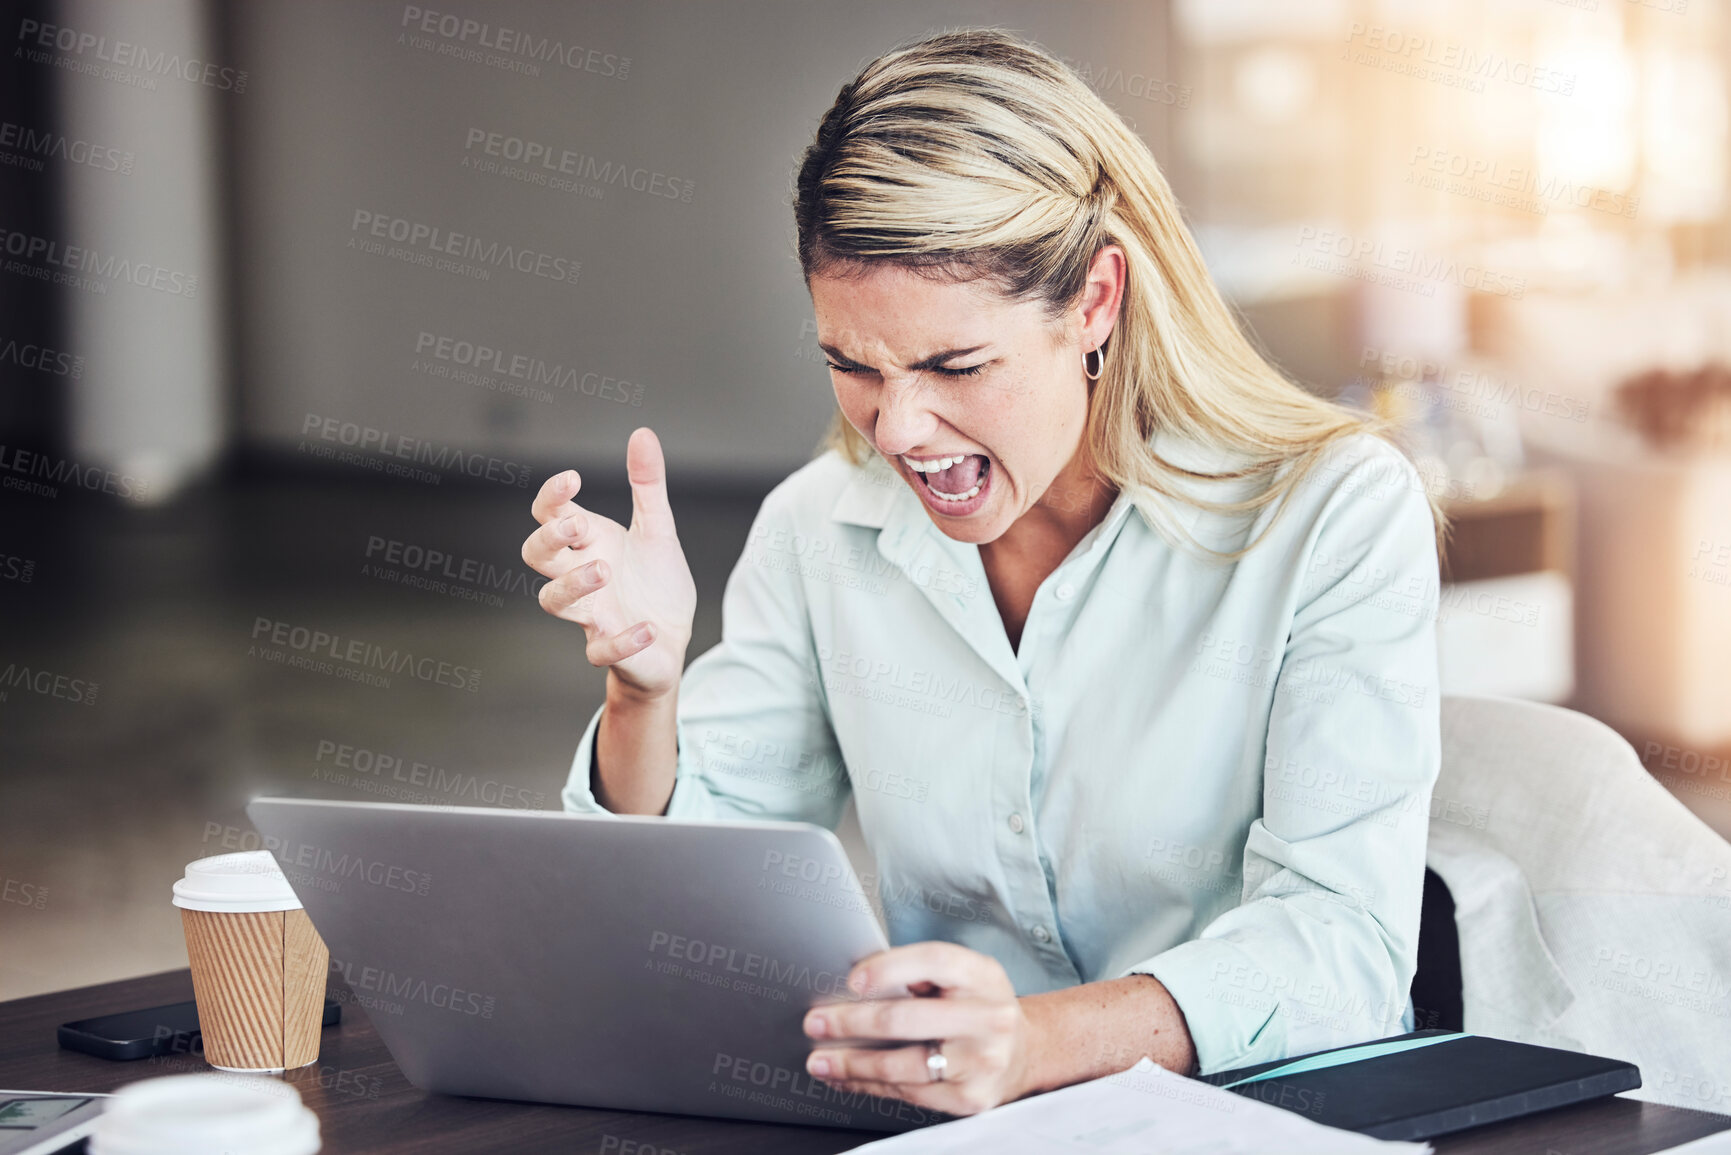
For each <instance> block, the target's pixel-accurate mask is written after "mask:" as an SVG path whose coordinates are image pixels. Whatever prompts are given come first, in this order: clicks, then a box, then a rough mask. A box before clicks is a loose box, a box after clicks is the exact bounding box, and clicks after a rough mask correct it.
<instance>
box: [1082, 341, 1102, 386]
mask: <svg viewBox="0 0 1731 1155" xmlns="http://www.w3.org/2000/svg"><path fill="white" fill-rule="evenodd" d="M1090 357H1092V358H1094V369H1093V371H1092V372H1089V370H1088V358H1090ZM1105 371H1106V354H1105V352H1104V351H1102V350H1101V348H1100V347H1099V346H1098V345H1096V346H1095V347H1094V348H1092V349H1090V350H1088V351H1087V352H1086V353H1084V354H1082V373H1083V374H1084V375H1085V376H1086V377H1087V378H1088V380H1090V381H1098V380H1099V379H1100V374H1102V373H1104V372H1105Z"/></svg>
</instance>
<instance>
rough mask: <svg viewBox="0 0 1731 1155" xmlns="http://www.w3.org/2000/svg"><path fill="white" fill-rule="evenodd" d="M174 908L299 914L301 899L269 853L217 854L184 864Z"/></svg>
mask: <svg viewBox="0 0 1731 1155" xmlns="http://www.w3.org/2000/svg"><path fill="white" fill-rule="evenodd" d="M174 905H176V906H178V907H182V908H184V909H186V910H223V911H237V912H248V911H261V910H299V909H300V908H301V901H300V899H298V898H296V897H295V892H294V888H293V887H291V886H290V885H289V881H288V879H286V878H284V877H283V872H282V867H280V866H278V865H277V861H276V858H275V857H274V856H272V854H271V852H270V851H268V850H243V851H241V852H240V853H238V854H217V855H213V856H211V857H210V858H200V859H197V860H196V861H193V862H189V863H187V864H186V877H185V878H182V879H181V880H180V881H179V882H176V883H175V884H174Z"/></svg>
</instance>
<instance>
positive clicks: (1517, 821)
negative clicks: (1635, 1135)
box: [1413, 697, 1731, 1114]
mask: <svg viewBox="0 0 1731 1155" xmlns="http://www.w3.org/2000/svg"><path fill="white" fill-rule="evenodd" d="M1426 857H1427V863H1428V865H1429V867H1430V872H1429V873H1430V874H1432V875H1434V878H1432V877H1427V880H1426V912H1425V921H1426V924H1427V925H1426V927H1421V931H1420V940H1419V978H1418V979H1415V982H1414V996H1413V1001H1414V1003H1415V1005H1416V1007H1417V1008H1418V1011H1419V1015H1418V1018H1419V1022H1418V1026H1420V1027H1424V1026H1427V1025H1436V1026H1445V1027H1446V1026H1450V1025H1452V1024H1451V1023H1449V1022H1446V1021H1443V1020H1444V1019H1445V1017H1446V1016H1447V1015H1449V1014H1450V1013H1451V1012H1454V1006H1453V1005H1452V1004H1451V1003H1450V997H1451V993H1450V985H1451V982H1453V983H1455V984H1458V986H1457V987H1456V988H1455V989H1458V992H1459V1002H1458V1012H1455V1013H1458V1014H1459V1016H1460V1020H1461V1026H1463V1027H1464V1029H1465V1030H1467V1031H1469V1032H1472V1033H1475V1034H1484V1035H1492V1036H1496V1037H1500V1038H1506V1039H1515V1040H1517V1041H1521V1042H1531V1043H1539V1044H1543V1045H1547V1046H1554V1047H1565V1048H1568V1049H1572V1050H1582V1051H1590V1052H1594V1053H1597V1054H1601V1055H1609V1056H1612V1057H1615V1058H1620V1059H1627V1060H1629V1061H1631V1062H1634V1063H1635V1064H1637V1065H1638V1066H1639V1067H1640V1068H1641V1075H1642V1081H1643V1082H1642V1088H1641V1090H1639V1091H1636V1092H1632V1095H1633V1096H1634V1097H1636V1098H1643V1099H1650V1100H1653V1101H1656V1102H1661V1103H1667V1104H1671V1105H1674V1106H1679V1107H1694V1108H1697V1109H1701V1110H1708V1111H1717V1112H1720V1113H1723V1114H1731V843H1727V842H1726V841H1725V840H1724V839H1723V838H1721V837H1720V836H1719V835H1718V834H1716V833H1714V831H1713V830H1712V829H1710V828H1709V827H1708V826H1707V825H1706V824H1705V823H1703V822H1702V821H1701V820H1700V819H1699V818H1697V817H1695V815H1694V814H1692V813H1690V811H1689V810H1688V808H1686V807H1685V806H1684V805H1683V804H1682V803H1681V802H1679V801H1678V800H1677V799H1676V798H1674V797H1673V796H1672V795H1671V794H1670V792H1669V791H1667V790H1666V789H1665V788H1664V787H1663V786H1661V785H1660V784H1659V783H1658V782H1657V781H1656V780H1654V778H1653V777H1652V776H1651V775H1650V774H1648V773H1647V771H1646V770H1645V769H1644V768H1643V767H1642V766H1641V762H1640V759H1639V758H1638V757H1637V756H1636V754H1635V751H1634V749H1633V748H1632V747H1631V746H1630V745H1629V744H1628V743H1627V742H1625V741H1624V740H1623V739H1622V738H1621V737H1620V736H1618V735H1617V734H1616V732H1615V731H1613V730H1611V729H1610V728H1609V727H1608V726H1605V725H1604V724H1603V723H1600V722H1597V721H1595V720H1594V719H1592V718H1589V717H1587V716H1586V715H1584V714H1578V713H1575V712H1574V711H1572V710H1565V709H1561V708H1559V707H1556V706H1546V705H1540V704H1538V703H1534V702H1524V701H1517V700H1515V699H1508V698H1469V697H1445V698H1444V699H1443V700H1442V772H1441V775H1440V777H1439V778H1438V781H1437V786H1436V791H1435V795H1434V797H1433V799H1432V803H1431V821H1430V844H1429V850H1428V853H1427V856H1426ZM1451 903H1452V906H1453V919H1452V922H1453V927H1452V928H1450V927H1449V926H1448V922H1449V921H1450V920H1449V919H1448V916H1447V905H1446V904H1451ZM1426 929H1428V931H1429V934H1428V936H1427V933H1426ZM1450 929H1453V930H1454V931H1455V932H1456V938H1457V941H1456V942H1455V943H1450V942H1448V941H1447V940H1448V931H1449V930H1450ZM1451 954H1452V955H1453V957H1452V958H1451V957H1450V956H1451ZM1451 964H1453V965H1454V967H1455V969H1454V971H1453V973H1452V974H1451ZM1457 976H1458V977H1457ZM1427 1011H1430V1012H1431V1013H1432V1017H1433V1018H1434V1019H1435V1020H1436V1021H1435V1022H1434V1023H1427V1022H1426V1021H1425V1018H1426V1012H1427Z"/></svg>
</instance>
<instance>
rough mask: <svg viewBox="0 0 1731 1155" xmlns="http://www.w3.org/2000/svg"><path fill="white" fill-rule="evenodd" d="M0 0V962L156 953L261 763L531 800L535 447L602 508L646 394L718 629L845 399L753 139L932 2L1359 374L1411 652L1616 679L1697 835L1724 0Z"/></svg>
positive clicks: (1714, 486)
mask: <svg viewBox="0 0 1731 1155" xmlns="http://www.w3.org/2000/svg"><path fill="white" fill-rule="evenodd" d="M0 16H3V19H4V24H3V25H0V27H4V29H5V30H6V33H7V39H8V40H9V41H10V44H11V50H10V51H8V52H7V53H6V56H5V60H4V62H3V64H0V105H3V107H0V881H3V885H4V894H3V897H4V901H0V998H10V997H15V996H19V995H24V994H30V993H34V992H39V991H46V990H53V989H58V988H62V987H68V986H74V985H78V984H81V983H85V982H93V981H98V980H104V979H110V978H117V977H121V976H125V975H131V974H140V973H147V972H151V971H157V970H163V969H168V968H170V967H174V966H179V965H182V964H183V963H184V958H185V955H184V948H183V946H182V941H181V930H180V925H179V920H178V918H177V917H176V916H175V914H174V912H173V910H172V908H171V907H170V906H169V905H168V895H169V891H168V888H169V885H170V883H171V881H172V880H173V879H174V878H175V877H177V876H178V874H179V872H180V869H181V867H182V865H183V864H184V863H185V862H186V861H187V860H189V859H191V858H194V857H198V856H201V855H205V854H213V853H220V852H222V851H224V850H232V849H242V848H246V849H250V848H253V847H254V846H256V842H255V841H253V835H252V834H251V833H250V827H249V826H248V824H247V822H246V819H245V817H244V814H243V813H242V809H241V808H242V806H243V805H244V803H245V801H246V799H247V798H248V797H249V796H251V795H252V794H255V793H259V792H266V791H269V792H287V793H296V794H305V795H322V796H328V797H333V798H348V799H393V798H394V799H398V800H407V801H418V802H448V803H457V804H483V805H511V806H533V807H556V806H558V804H559V803H558V791H559V788H560V786H561V784H562V783H563V781H564V779H565V776H566V773H567V770H568V764H569V758H570V752H571V749H572V747H573V746H574V744H575V742H576V739H577V737H578V735H579V733H580V732H581V729H582V726H583V725H584V723H585V722H586V720H587V719H588V717H589V715H590V714H591V713H592V712H593V710H594V708H595V707H596V706H597V705H598V704H599V702H600V699H601V693H602V687H603V676H602V674H601V673H600V672H599V671H596V670H594V669H592V668H591V667H590V666H589V665H588V664H587V662H586V661H585V660H584V658H583V647H582V636H581V631H579V630H578V629H577V628H576V627H574V626H569V625H565V624H561V623H557V622H555V621H553V620H552V619H550V618H548V617H546V616H545V615H544V614H543V613H542V612H541V611H540V609H539V608H538V606H537V604H536V601H535V596H534V594H535V589H536V588H537V586H538V585H539V579H538V578H537V577H535V575H533V574H531V573H530V572H529V571H527V570H526V569H525V568H524V567H523V566H522V564H521V561H520V559H519V557H518V548H519V545H520V543H521V540H522V538H523V537H524V536H525V535H526V534H527V533H528V532H529V530H530V529H531V528H532V527H533V522H532V521H531V519H530V516H529V501H530V497H531V495H532V494H533V492H534V489H535V487H536V486H538V485H539V484H540V482H541V480H542V479H544V478H545V477H546V476H548V475H549V474H551V473H552V472H554V471H556V470H557V469H560V468H563V467H566V466H575V467H577V468H578V469H579V470H580V471H582V473H583V475H584V477H585V489H584V492H585V494H586V497H585V499H584V500H585V501H587V502H589V503H591V504H593V505H594V506H595V507H596V508H599V509H601V510H602V511H603V512H608V513H612V514H614V515H615V516H620V517H621V518H623V517H624V516H625V514H626V512H627V511H628V509H629V498H628V495H627V494H626V493H625V492H624V490H623V485H622V482H623V457H624V446H625V441H626V438H627V436H628V434H629V433H630V431H631V430H632V429H633V428H635V427H637V426H638V425H649V426H651V427H653V428H654V429H655V430H656V432H657V433H658V434H659V435H660V437H661V439H662V442H663V444H664V445H665V447H666V449H667V452H668V456H669V458H670V477H671V481H670V485H671V491H672V498H673V503H674V509H675V513H676V516H677V517H678V518H679V524H680V530H681V536H682V539H683V540H684V542H685V543H686V547H687V550H688V553H689V554H690V556H691V561H692V565H693V569H694V571H695V572H696V575H697V579H698V584H699V589H700V594H701V598H702V601H701V606H700V609H699V616H698V622H697V634H696V638H695V639H694V642H693V646H692V651H691V653H692V656H695V655H696V654H698V653H700V652H702V651H703V650H704V649H706V648H707V647H708V646H709V645H711V644H713V643H714V641H715V640H716V639H717V638H718V637H719V633H720V621H719V613H718V603H719V598H720V594H721V589H722V583H723V582H724V580H725V577H726V575H727V573H728V571H729V570H730V568H731V566H732V564H733V562H734V560H735V559H736V557H737V556H738V553H739V551H740V549H741V547H742V545H743V543H744V539H745V534H746V531H747V527H748V526H749V523H750V519H751V517H752V515H753V513H754V512H755V509H756V506H757V502H758V501H759V500H760V499H761V497H762V495H763V493H764V492H766V491H767V489H768V488H769V487H770V486H771V485H773V484H774V483H775V482H776V481H777V480H779V479H780V478H781V477H783V476H785V475H786V473H787V472H788V471H790V470H791V469H793V468H795V467H797V466H798V465H799V464H800V463H802V462H803V461H805V460H807V459H808V457H809V456H810V454H811V452H812V449H813V446H814V444H815V442H816V440H817V438H818V437H819V435H820V433H821V431H822V429H823V427H824V425H825V423H826V421H827V419H828V417H829V414H830V412H831V410H832V404H833V403H832V400H831V395H830V391H829V385H828V381H827V377H826V373H825V371H824V369H823V365H822V357H821V355H820V354H819V353H818V351H817V346H816V342H815V332H814V325H813V323H812V314H811V309H810V302H809V299H808V297H807V295H806V293H805V290H804V287H803V285H802V283H801V281H800V277H799V271H798V265H797V262H796V261H795V260H794V256H793V251H792V240H791V237H792V226H791V219H790V216H791V214H790V212H789V186H790V182H791V177H792V170H793V165H794V163H795V160H796V158H797V155H798V153H799V151H800V150H801V148H803V146H804V145H805V144H806V143H807V142H808V140H809V138H810V136H811V134H812V132H813V130H814V128H815V126H816V123H817V120H818V118H819V116H820V115H821V114H822V113H823V111H824V110H825V109H826V108H827V107H828V105H829V103H830V101H831V100H832V99H833V97H834V95H835V93H836V90H837V88H838V87H839V86H840V85H841V84H842V83H844V82H845V81H846V80H848V79H849V78H851V77H852V75H853V74H854V73H855V72H856V71H857V69H858V68H859V67H860V66H861V65H862V64H864V63H865V62H866V61H868V60H869V59H871V58H872V57H874V56H876V55H878V54H880V53H882V52H884V51H886V50H888V49H890V48H891V47H893V46H895V45H896V44H898V43H901V42H903V41H906V40H910V39H914V38H917V37H919V36H921V35H923V34H926V33H928V32H931V31H935V30H938V29H941V28H946V27H956V26H970V25H996V26H1001V27H1006V28H1010V29H1013V30H1016V31H1019V32H1021V33H1023V34H1025V35H1028V36H1030V37H1032V38H1034V39H1036V40H1038V41H1039V42H1041V43H1042V44H1044V45H1045V46H1046V47H1047V48H1049V49H1050V50H1051V51H1053V52H1054V53H1055V54H1057V55H1058V56H1060V57H1062V58H1064V59H1065V60H1066V61H1068V62H1069V63H1070V64H1071V65H1072V66H1073V67H1075V68H1076V69H1077V70H1078V71H1079V72H1080V73H1081V75H1082V76H1083V77H1084V79H1086V80H1087V81H1088V82H1089V83H1090V84H1091V85H1093V86H1094V87H1095V89H1096V90H1097V91H1098V92H1099V94H1100V95H1101V97H1103V98H1104V99H1105V100H1106V101H1107V102H1108V103H1109V104H1111V105H1112V106H1113V107H1114V108H1116V109H1117V110H1118V111H1119V112H1120V113H1121V114H1122V115H1123V116H1124V117H1125V118H1126V120H1127V121H1128V122H1129V123H1130V124H1132V125H1133V126H1134V127H1135V129H1136V130H1137V131H1138V132H1140V133H1141V134H1142V136H1143V138H1144V139H1145V140H1146V141H1147V143H1148V145H1149V147H1150V148H1151V149H1152V150H1153V152H1154V154H1155V155H1156V157H1158V158H1159V160H1160V162H1161V163H1162V165H1163V166H1164V167H1165V170H1166V172H1167V174H1168V176H1169V178H1170V179H1171V181H1172V183H1173V185H1174V188H1175V189H1176V191H1177V193H1178V195H1179V197H1180V199H1181V201H1182V203H1183V205H1184V208H1185V211H1186V213H1187V214H1188V217H1189V219H1190V221H1191V224H1192V226H1193V228H1194V229H1195V231H1196V234H1197V236H1198V238H1199V240H1200V241H1201V243H1202V245H1203V248H1204V251H1205V252H1206V254H1207V256H1208V258H1209V261H1210V264H1211V266H1212V268H1213V270H1214V272H1215V275H1216V277H1217V278H1218V280H1219V282H1220V283H1221V285H1222V287H1223V288H1224V289H1225V291H1226V292H1227V294H1228V295H1229V297H1230V298H1231V299H1232V300H1233V302H1234V303H1235V304H1236V305H1237V307H1238V308H1239V309H1240V310H1241V311H1242V313H1243V316H1244V319H1245V323H1246V324H1247V326H1249V327H1250V328H1251V329H1252V330H1253V331H1254V333H1255V335H1256V337H1257V339H1258V340H1259V341H1260V343H1261V344H1262V345H1263V347H1264V348H1265V349H1266V350H1267V352H1268V354H1269V355H1270V356H1271V357H1272V358H1273V359H1275V360H1276V361H1277V362H1278V363H1279V364H1281V365H1282V366H1283V367H1284V368H1285V369H1286V370H1287V371H1288V372H1290V373H1291V374H1292V375H1294V376H1295V377H1297V378H1298V379H1300V380H1302V381H1303V382H1304V383H1305V384H1306V385H1307V386H1309V387H1311V388H1313V389H1315V390H1317V391H1318V392H1320V393H1323V394H1325V395H1329V396H1341V397H1344V398H1345V399H1348V400H1351V401H1353V402H1354V403H1357V404H1361V405H1364V406H1368V407H1371V408H1374V409H1376V410H1378V411H1380V412H1383V413H1386V414H1389V415H1391V416H1394V417H1396V418H1398V419H1399V420H1400V421H1401V422H1402V423H1403V427H1404V429H1405V430H1406V436H1407V438H1408V443H1409V446H1410V448H1411V450H1412V452H1413V453H1414V454H1415V456H1416V457H1417V458H1418V459H1419V460H1420V462H1421V464H1422V467H1423V470H1424V474H1425V476H1426V478H1427V483H1428V484H1431V485H1433V486H1434V487H1435V489H1436V492H1437V493H1438V494H1439V495H1440V496H1441V497H1442V498H1443V499H1444V501H1445V503H1446V504H1447V506H1448V508H1449V509H1450V512H1451V514H1452V515H1453V518H1454V521H1455V530H1454V535H1453V538H1452V539H1451V541H1450V544H1449V547H1448V551H1447V556H1446V558H1445V564H1446V572H1447V578H1448V584H1447V585H1446V587H1445V589H1444V591H1443V595H1442V602H1443V611H1442V613H1441V614H1440V615H1439V620H1438V623H1437V628H1438V630H1439V634H1440V638H1441V643H1442V661H1443V667H1444V670H1443V673H1444V682H1445V688H1446V689H1448V690H1450V691H1452V692H1462V693H1475V692H1476V693H1497V694H1513V695H1517V696H1522V697H1529V698H1534V699H1538V700H1541V701H1549V702H1557V703H1562V704H1567V705H1571V706H1574V707H1575V708H1578V709H1581V710H1585V711H1587V712H1588V713H1591V714H1593V715H1595V716H1597V717H1599V718H1601V719H1603V720H1604V721H1606V722H1607V723H1609V724H1611V725H1612V726H1614V727H1616V728H1617V729H1618V730H1619V731H1620V732H1622V733H1623V734H1624V735H1625V736H1627V737H1628V738H1629V739H1630V740H1631V741H1632V742H1633V743H1634V744H1635V747H1636V749H1637V751H1639V752H1640V753H1641V755H1642V759H1643V762H1644V763H1645V764H1646V766H1647V767H1648V769H1649V770H1650V771H1651V772H1652V773H1653V774H1654V775H1655V776H1656V777H1657V778H1658V779H1659V781H1661V782H1663V783H1664V784H1665V785H1666V786H1667V787H1668V788H1670V789H1671V790H1673V791H1674V792H1675V793H1676V794H1677V796H1678V797H1679V798H1680V799H1681V800H1682V801H1683V802H1684V803H1686V804H1687V805H1688V806H1689V807H1690V808H1692V809H1694V810H1695V811H1696V812H1697V813H1699V814H1700V815H1701V816H1702V817H1703V818H1704V819H1706V820H1707V821H1708V823H1709V824H1711V825H1713V826H1714V827H1715V829H1717V830H1718V831H1719V832H1720V833H1721V834H1725V833H1728V832H1731V369H1728V368H1727V365H1731V204H1728V201H1727V192H1726V184H1727V177H1728V174H1731V155H1728V149H1731V145H1728V137H1727V133H1728V125H1727V101H1728V84H1731V79H1728V75H1727V67H1728V64H1731V29H1728V27H1727V19H1728V16H1731V13H1728V11H1727V5H1726V3H1725V2H1724V0H1193V2H1192V0H1123V2H1117V0H1101V2H1094V3H1075V2H1073V0H870V2H851V3H841V2H834V3H831V2H817V3H813V2H806V0H728V2H715V0H634V2H632V3H624V2H607V3H602V2H586V3H565V2H560V3H554V2H551V0H548V2H534V0H510V2H508V3H490V4H480V3H473V2H469V3H462V4H457V3H444V2H441V0H429V2H428V3H426V4H420V5H408V4H401V3H373V2H368V3H354V2H352V0H342V2H338V0H231V2H228V3H218V2H216V0H125V2H123V0H62V2H60V3H48V2H45V0H4V2H0ZM524 482H526V484H522V483H524ZM315 636H317V637H319V638H322V639H323V640H322V641H320V642H317V643H316V644H315V642H314V638H315ZM333 639H334V640H333ZM351 645H359V646H361V647H362V652H367V653H385V654H393V653H394V654H397V655H412V660H413V665H412V666H410V667H408V668H406V669H399V670H398V671H397V672H394V673H388V674H383V675H381V673H380V671H378V670H377V669H376V668H370V667H367V666H366V665H365V664H364V663H355V662H352V661H347V660H345V659H344V658H343V657H341V656H340V655H342V654H345V653H349V652H352V651H350V650H349V649H348V647H350V646H351ZM372 647H377V648H378V649H376V650H374V649H372ZM1571 790H1572V784H1571V783H1570V782H1569V781H1566V780H1559V781H1558V782H1556V784H1555V799H1556V804H1557V806H1558V807H1564V808H1566V807H1567V806H1569V805H1570V802H1571Z"/></svg>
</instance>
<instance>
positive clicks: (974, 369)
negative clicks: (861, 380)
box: [824, 360, 990, 377]
mask: <svg viewBox="0 0 1731 1155" xmlns="http://www.w3.org/2000/svg"><path fill="white" fill-rule="evenodd" d="M989 363H990V362H981V363H980V364H978V365H969V366H968V367H967V368H966V369H943V368H937V369H933V370H931V372H933V373H941V374H942V375H944V376H945V377H972V376H973V375H974V374H976V373H978V372H979V371H980V370H982V369H984V368H985V367H986V365H987V364H989ZM824 364H826V365H828V366H829V367H830V368H831V369H834V370H835V371H836V372H837V373H875V372H877V370H875V369H867V368H866V367H865V366H864V365H837V364H836V363H835V362H834V361H829V360H825V362H824Z"/></svg>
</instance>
